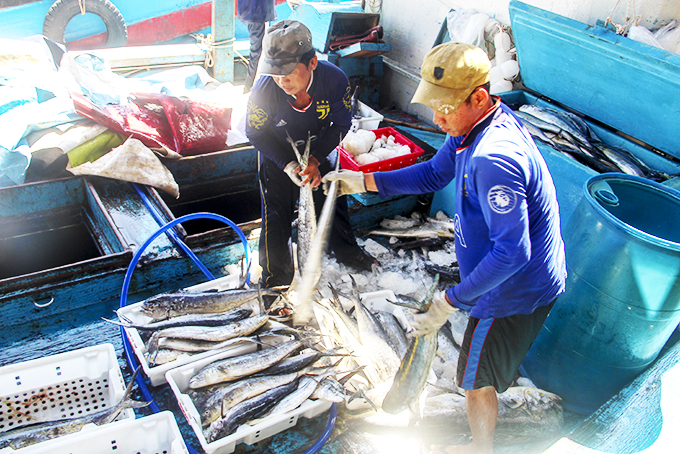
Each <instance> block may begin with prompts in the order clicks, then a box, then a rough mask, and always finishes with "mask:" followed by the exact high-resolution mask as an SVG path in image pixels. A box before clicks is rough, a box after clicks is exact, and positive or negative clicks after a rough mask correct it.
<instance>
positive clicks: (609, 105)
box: [509, 0, 680, 157]
mask: <svg viewBox="0 0 680 454" xmlns="http://www.w3.org/2000/svg"><path fill="white" fill-rule="evenodd" d="M509 11H510V20H511V24H512V34H513V38H514V41H515V46H516V49H517V59H518V62H519V66H520V70H521V75H522V82H523V83H524V85H525V86H526V87H527V88H528V89H530V90H533V91H536V92H538V93H539V94H540V95H543V96H546V97H547V98H550V99H552V100H554V101H556V102H558V103H560V104H563V105H565V106H567V107H569V108H571V109H574V110H576V111H578V112H580V113H582V114H584V115H587V116H588V117H591V118H593V119H595V120H598V121H600V122H602V123H604V124H606V125H608V126H610V127H612V128H614V129H617V130H619V131H621V132H623V133H625V134H628V135H629V136H631V137H633V138H635V139H638V140H640V141H642V142H645V143H647V144H649V145H651V146H653V147H655V148H657V149H659V150H661V151H664V152H666V153H668V154H670V155H672V156H675V157H680V140H678V128H677V125H678V121H677V119H678V118H679V115H680V96H675V95H674V94H675V93H678V92H679V90H680V55H677V54H674V53H672V52H668V51H665V50H663V49H659V48H656V47H653V46H650V45H648V44H644V43H640V42H637V41H634V40H632V39H629V38H627V37H624V36H620V35H617V34H616V33H614V32H612V31H611V30H608V29H606V28H604V27H601V26H590V25H587V24H584V23H581V22H578V21H575V20H573V19H569V18H566V17H563V16H559V15H557V14H554V13H552V12H549V11H546V10H543V9H540V8H536V7H534V6H530V5H527V4H525V3H522V2H519V1H516V0H512V1H510V4H509Z"/></svg>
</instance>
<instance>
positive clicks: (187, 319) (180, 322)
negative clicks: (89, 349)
mask: <svg viewBox="0 0 680 454" xmlns="http://www.w3.org/2000/svg"><path fill="white" fill-rule="evenodd" d="M252 313H253V310H252V309H247V308H239V309H232V310H229V311H227V312H224V313H217V314H188V315H182V316H178V317H174V318H171V319H168V320H161V321H158V322H150V323H146V324H141V323H133V322H132V321H130V319H128V318H127V317H126V316H125V315H124V314H123V313H118V318H120V319H121V322H117V321H115V320H107V319H105V318H102V319H103V320H104V321H107V322H110V323H114V324H116V325H120V326H124V327H126V328H135V329H137V330H139V331H156V330H161V329H165V328H174V327H177V326H220V325H224V324H225V323H230V322H237V321H239V320H243V319H244V318H247V317H250V316H251V315H252Z"/></svg>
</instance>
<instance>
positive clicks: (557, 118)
mask: <svg viewBox="0 0 680 454" xmlns="http://www.w3.org/2000/svg"><path fill="white" fill-rule="evenodd" d="M519 110H520V112H526V113H528V114H529V115H533V116H534V117H536V118H538V119H540V120H543V121H544V122H546V123H551V124H553V125H555V126H557V127H558V128H559V129H560V132H567V133H568V134H569V135H571V136H572V137H574V138H575V139H576V140H578V141H579V142H581V143H582V144H583V145H586V146H591V143H590V141H589V140H588V138H587V137H586V136H585V135H583V134H582V133H581V131H579V129H578V128H577V127H576V126H574V124H573V123H572V121H571V120H569V119H566V118H565V117H564V116H563V115H561V113H560V112H557V111H556V110H554V109H549V108H546V107H540V106H537V105H533V104H524V105H521V106H520V107H519Z"/></svg>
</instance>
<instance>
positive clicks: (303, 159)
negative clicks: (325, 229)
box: [286, 131, 316, 274]
mask: <svg viewBox="0 0 680 454" xmlns="http://www.w3.org/2000/svg"><path fill="white" fill-rule="evenodd" d="M286 136H287V138H288V142H289V143H290V145H291V147H293V151H294V152H295V156H296V157H297V160H298V162H299V163H300V169H301V170H303V171H304V170H305V169H306V168H307V164H308V163H309V152H310V149H311V139H310V137H309V133H307V143H306V144H305V150H304V152H302V153H300V151H299V150H298V148H297V146H296V145H295V142H294V141H293V139H292V138H291V137H290V135H289V134H288V131H286ZM312 190H313V188H312V185H311V184H305V185H302V186H300V197H299V199H298V241H297V259H298V270H299V271H300V274H302V272H303V270H304V267H305V266H306V264H307V257H308V256H309V251H310V247H311V244H312V239H313V238H314V235H316V211H315V208H314V198H313V197H312Z"/></svg>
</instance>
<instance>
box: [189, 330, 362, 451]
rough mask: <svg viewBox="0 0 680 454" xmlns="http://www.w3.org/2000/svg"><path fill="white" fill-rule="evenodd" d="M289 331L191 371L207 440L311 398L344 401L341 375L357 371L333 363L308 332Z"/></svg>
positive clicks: (193, 393) (193, 395)
mask: <svg viewBox="0 0 680 454" xmlns="http://www.w3.org/2000/svg"><path fill="white" fill-rule="evenodd" d="M289 334H292V336H290V337H286V338H281V339H279V341H278V342H272V341H271V340H270V339H268V340H267V341H263V342H261V343H260V344H259V345H260V346H261V347H262V348H261V349H258V350H256V351H254V352H252V353H247V354H243V355H238V356H230V357H227V358H222V359H216V360H214V361H212V362H210V363H209V364H207V365H205V366H204V367H202V368H200V369H199V370H198V371H197V372H195V373H194V374H193V375H192V377H191V378H190V380H189V382H188V389H187V390H186V393H187V395H188V396H189V397H190V399H191V401H192V402H193V404H194V406H195V407H196V410H197V412H198V414H199V415H200V418H201V425H202V427H203V435H204V437H205V439H206V441H207V442H208V443H212V442H214V441H216V440H219V439H220V438H223V437H226V436H228V435H230V434H232V433H233V432H234V431H235V430H236V429H237V428H238V427H239V426H241V425H243V424H246V423H247V424H251V425H254V424H258V423H260V422H263V421H264V420H266V419H267V418H269V417H271V416H273V415H277V414H281V413H285V412H288V411H291V410H294V409H296V408H297V407H299V406H300V405H302V404H303V403H304V402H305V401H306V400H307V399H322V400H326V401H330V402H342V401H344V400H345V397H346V391H345V387H344V386H343V384H342V380H343V379H344V378H345V377H342V376H343V375H348V376H349V375H351V374H352V373H354V372H356V371H346V370H342V369H340V368H338V367H336V365H333V364H328V361H326V360H327V359H328V358H329V357H332V356H334V355H335V353H334V352H332V351H325V350H324V349H323V347H322V346H321V347H320V346H316V345H314V344H313V343H312V342H311V337H310V335H309V333H307V332H303V331H296V330H293V329H292V328H291V330H290V331H289Z"/></svg>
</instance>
